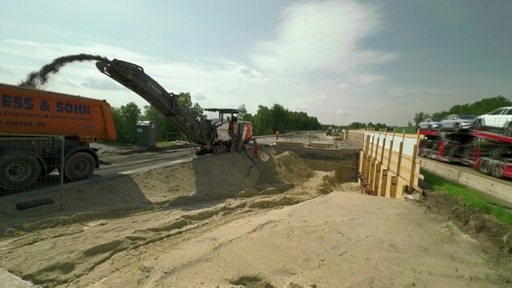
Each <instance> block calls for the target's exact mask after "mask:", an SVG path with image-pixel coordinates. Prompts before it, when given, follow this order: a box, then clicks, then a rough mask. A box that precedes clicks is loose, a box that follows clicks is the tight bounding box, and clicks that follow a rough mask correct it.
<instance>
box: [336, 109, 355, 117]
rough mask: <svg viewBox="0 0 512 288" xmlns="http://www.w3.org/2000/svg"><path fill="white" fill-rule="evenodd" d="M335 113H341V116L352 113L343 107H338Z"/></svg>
mask: <svg viewBox="0 0 512 288" xmlns="http://www.w3.org/2000/svg"><path fill="white" fill-rule="evenodd" d="M335 113H336V115H341V116H350V115H352V113H350V112H348V111H346V110H345V109H343V108H339V109H338V110H336V112H335Z"/></svg>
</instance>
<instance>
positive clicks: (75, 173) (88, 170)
mask: <svg viewBox="0 0 512 288" xmlns="http://www.w3.org/2000/svg"><path fill="white" fill-rule="evenodd" d="M95 168H96V160H95V159H94V157H93V156H92V155H91V154H89V153H87V152H76V153H74V154H72V155H71V156H69V157H68V158H67V159H66V162H65V163H64V177H66V179H68V180H70V181H79V180H83V179H87V178H89V177H91V175H92V173H94V169H95Z"/></svg>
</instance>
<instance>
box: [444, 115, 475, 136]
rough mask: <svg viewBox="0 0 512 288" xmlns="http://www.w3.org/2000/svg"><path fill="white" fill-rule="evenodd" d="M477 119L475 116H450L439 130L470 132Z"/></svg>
mask: <svg viewBox="0 0 512 288" xmlns="http://www.w3.org/2000/svg"><path fill="white" fill-rule="evenodd" d="M475 118H476V116H475V115H463V114H450V115H448V116H446V117H444V118H443V120H441V123H440V125H439V130H441V131H455V132H459V131H463V130H470V129H471V128H472V127H473V121H474V120H475Z"/></svg>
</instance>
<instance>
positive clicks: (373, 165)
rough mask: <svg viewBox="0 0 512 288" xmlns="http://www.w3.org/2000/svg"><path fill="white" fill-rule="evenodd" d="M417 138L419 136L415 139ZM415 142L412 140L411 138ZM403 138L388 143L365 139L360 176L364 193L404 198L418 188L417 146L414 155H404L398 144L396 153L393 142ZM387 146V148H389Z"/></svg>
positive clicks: (378, 139) (401, 145)
mask: <svg viewBox="0 0 512 288" xmlns="http://www.w3.org/2000/svg"><path fill="white" fill-rule="evenodd" d="M415 137H416V135H415ZM410 138H413V137H410ZM401 139H402V138H396V137H394V139H393V138H392V139H390V140H389V142H388V140H387V139H380V138H378V136H377V138H376V136H375V135H373V136H368V135H367V136H366V137H365V138H364V141H363V144H364V145H363V151H362V152H361V157H360V176H361V179H362V181H363V182H364V183H362V184H363V185H364V188H365V192H366V193H368V194H372V195H377V196H385V197H391V198H396V197H402V196H403V193H405V192H406V191H407V190H411V189H415V190H418V191H421V188H419V187H418V181H419V179H423V176H422V175H421V173H420V164H421V162H420V160H419V159H418V158H417V157H416V156H415V154H416V150H417V144H416V145H415V146H414V147H413V151H414V155H413V156H409V155H406V154H403V153H402V148H403V143H402V142H398V144H399V145H398V146H399V150H398V151H395V150H393V148H392V147H394V146H393V144H394V143H393V142H395V141H401ZM386 145H388V146H387V147H386Z"/></svg>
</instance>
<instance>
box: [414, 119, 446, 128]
mask: <svg viewBox="0 0 512 288" xmlns="http://www.w3.org/2000/svg"><path fill="white" fill-rule="evenodd" d="M440 123H441V119H440V118H425V119H423V121H421V122H420V123H419V124H418V128H419V129H420V130H437V129H439V124H440Z"/></svg>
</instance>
